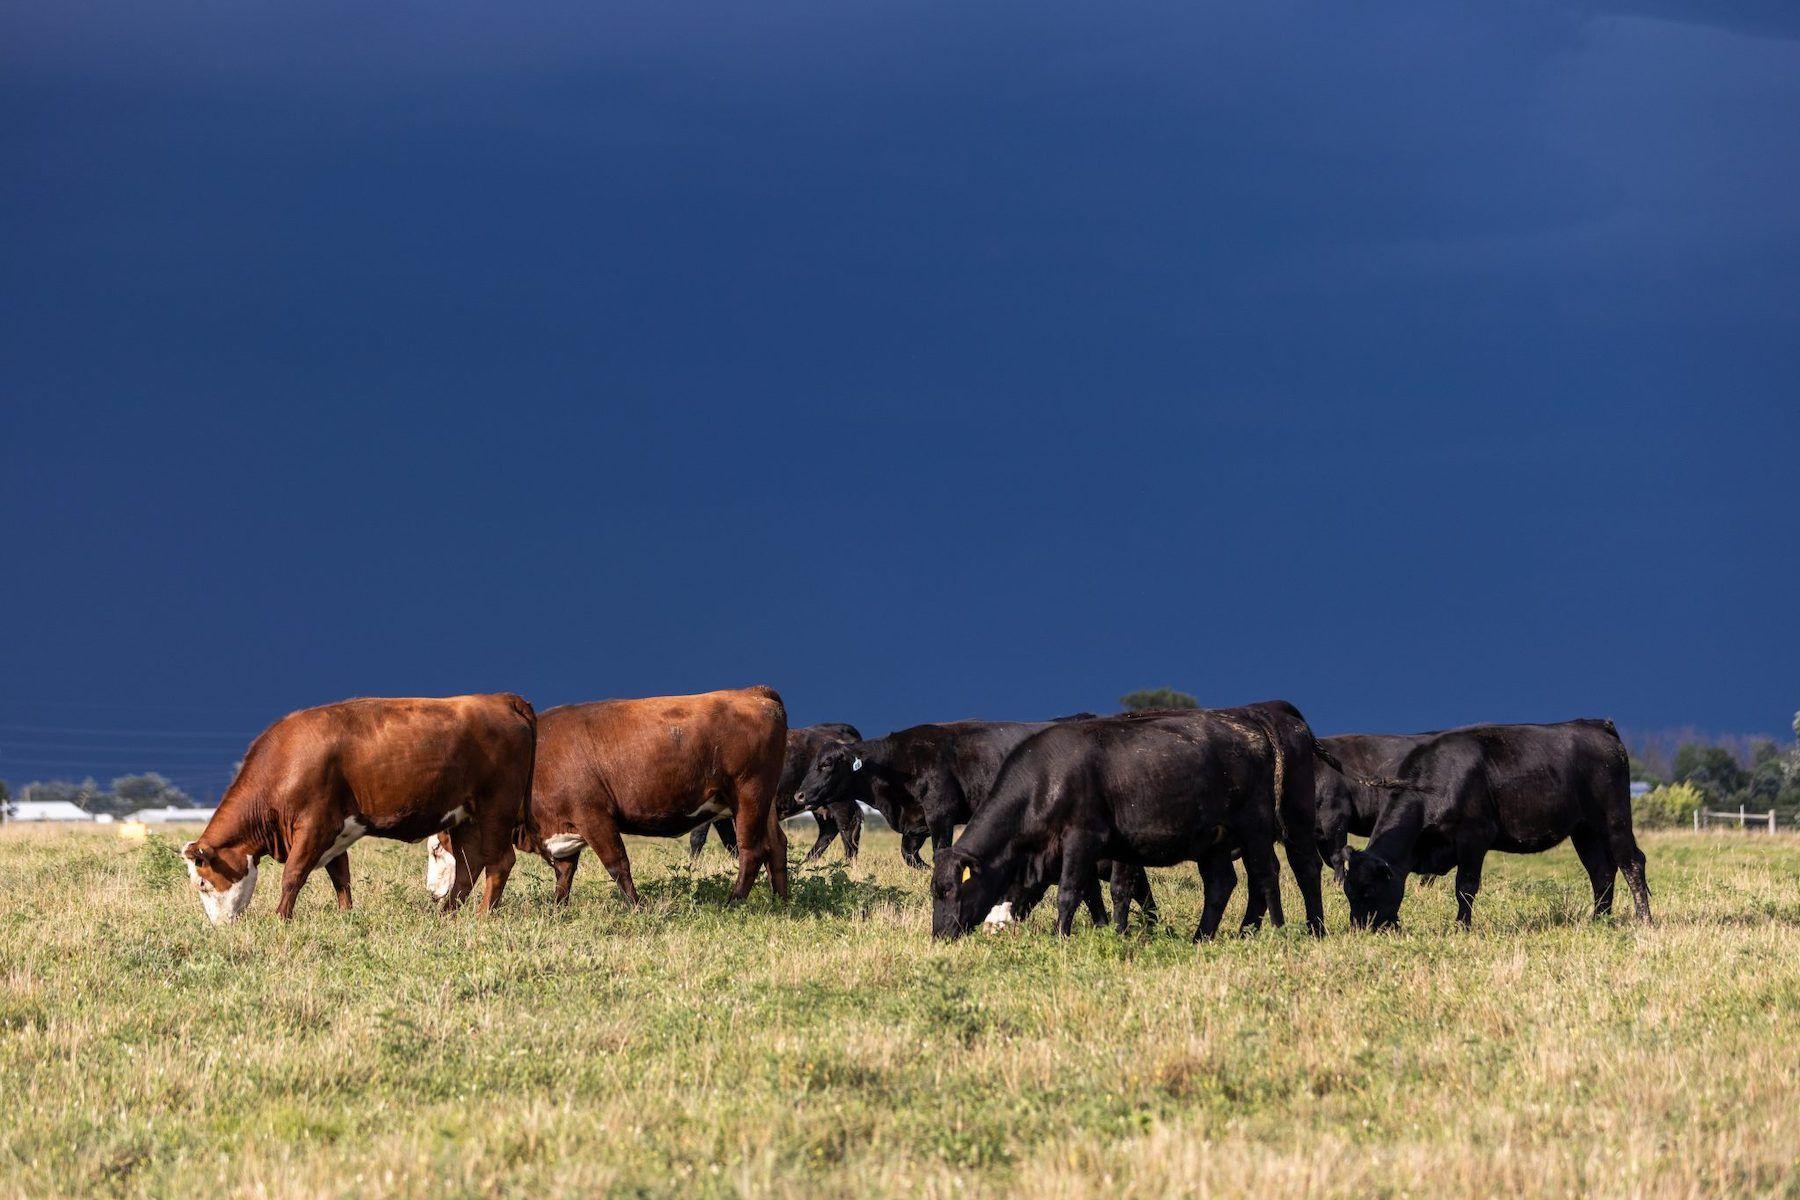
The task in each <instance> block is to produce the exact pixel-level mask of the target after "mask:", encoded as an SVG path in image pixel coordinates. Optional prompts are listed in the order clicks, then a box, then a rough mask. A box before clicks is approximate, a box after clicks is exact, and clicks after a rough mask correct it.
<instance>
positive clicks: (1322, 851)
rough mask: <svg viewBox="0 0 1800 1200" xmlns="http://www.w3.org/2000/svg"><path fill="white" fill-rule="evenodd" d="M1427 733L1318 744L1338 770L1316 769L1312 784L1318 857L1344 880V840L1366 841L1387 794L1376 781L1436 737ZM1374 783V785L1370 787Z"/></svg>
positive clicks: (1357, 736)
mask: <svg viewBox="0 0 1800 1200" xmlns="http://www.w3.org/2000/svg"><path fill="white" fill-rule="evenodd" d="M1441 732H1443V731H1442V730H1433V731H1432V732H1430V733H1343V734H1338V735H1336V736H1334V737H1325V738H1320V739H1319V745H1320V746H1322V747H1323V748H1324V749H1325V751H1326V752H1327V753H1329V754H1330V755H1331V756H1332V757H1333V758H1334V759H1336V760H1337V762H1338V764H1340V768H1339V769H1334V768H1333V767H1330V766H1325V767H1321V768H1320V769H1319V772H1318V778H1317V780H1316V784H1315V792H1316V795H1317V805H1318V812H1319V856H1320V857H1321V858H1323V859H1324V860H1325V865H1326V866H1328V867H1331V868H1333V869H1334V870H1335V871H1336V872H1337V878H1338V882H1340V883H1342V882H1343V879H1344V865H1345V859H1344V849H1345V839H1346V838H1348V837H1349V835H1351V834H1355V835H1356V836H1357V837H1360V838H1366V837H1368V836H1369V834H1371V833H1373V832H1374V831H1375V818H1376V816H1377V815H1378V814H1379V813H1380V812H1381V802H1382V800H1383V799H1385V798H1386V796H1387V792H1386V791H1385V790H1383V789H1382V788H1381V787H1380V786H1379V782H1380V781H1385V780H1391V779H1392V778H1393V777H1394V774H1395V772H1396V771H1398V770H1399V769H1400V764H1401V762H1402V761H1404V760H1405V758H1406V756H1407V755H1408V754H1411V753H1412V752H1413V751H1414V750H1415V749H1417V748H1418V747H1420V746H1422V745H1424V744H1425V743H1426V742H1429V741H1430V740H1431V739H1432V738H1434V737H1437V736H1438V734H1439V733H1441ZM1372 781H1374V782H1372Z"/></svg>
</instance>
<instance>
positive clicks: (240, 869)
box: [181, 842, 256, 925]
mask: <svg viewBox="0 0 1800 1200" xmlns="http://www.w3.org/2000/svg"><path fill="white" fill-rule="evenodd" d="M181 857H182V858H183V859H185V860H186V862H187V870H188V878H189V879H192V880H193V881H194V889H195V890H196V891H198V892H199V893H200V907H201V908H202V909H204V910H205V911H206V919H207V920H209V921H211V922H212V923H213V924H214V925H223V924H225V923H227V922H229V921H235V920H237V919H238V917H239V916H241V915H242V914H243V911H244V910H245V909H246V908H249V907H250V897H252V896H254V895H255V894H256V856H255V855H254V854H249V853H247V852H245V851H243V850H239V849H236V848H226V849H223V850H215V849H213V848H212V847H210V846H206V845H203V844H202V843H200V842H189V843H188V844H187V845H185V846H183V847H182V848H181Z"/></svg>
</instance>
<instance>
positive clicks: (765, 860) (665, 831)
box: [426, 686, 788, 907]
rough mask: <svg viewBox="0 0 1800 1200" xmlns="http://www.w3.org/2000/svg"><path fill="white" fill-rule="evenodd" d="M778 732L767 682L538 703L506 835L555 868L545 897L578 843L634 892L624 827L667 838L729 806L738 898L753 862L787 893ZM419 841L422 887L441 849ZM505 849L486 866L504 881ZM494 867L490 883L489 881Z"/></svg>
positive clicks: (782, 719) (436, 872)
mask: <svg viewBox="0 0 1800 1200" xmlns="http://www.w3.org/2000/svg"><path fill="white" fill-rule="evenodd" d="M786 741H787V710H786V709H785V708H784V707H783V706H782V703H781V697H780V696H779V695H777V694H776V692H775V690H774V689H773V688H767V687H760V686H759V687H749V688H743V689H740V690H736V691H723V692H705V693H702V694H700V695H697V696H657V697H653V698H650V699H646V700H601V701H597V702H595V703H592V704H569V705H564V706H563V707H561V708H552V709H547V710H545V711H544V712H543V713H542V714H541V715H540V716H539V717H538V743H537V770H536V771H535V773H534V774H533V776H532V784H531V803H530V805H529V806H528V808H527V810H526V814H525V821H524V825H523V828H521V829H520V830H519V831H518V836H517V838H516V841H515V844H516V845H517V847H518V848H519V849H523V850H527V851H530V852H533V853H536V854H539V855H541V856H542V857H543V858H544V860H545V861H546V862H548V863H549V864H550V868H551V870H552V871H554V872H555V873H556V895H555V902H556V903H558V904H561V903H563V902H564V901H566V900H567V899H568V897H569V888H570V886H571V885H572V884H573V882H574V879H575V865H576V861H577V859H578V858H579V856H580V854H581V849H582V847H583V846H587V847H590V848H591V849H592V850H593V851H594V852H595V853H596V854H598V855H599V856H600V861H601V863H603V864H604V865H605V867H606V869H607V871H608V872H610V873H611V874H612V877H613V880H614V882H616V883H617V884H618V885H619V891H620V892H621V893H622V894H623V895H624V897H625V902H626V903H627V904H630V905H632V906H634V907H635V906H636V905H637V903H638V894H637V886H636V885H635V884H634V883H633V882H632V879H631V863H630V861H629V860H628V859H627V858H626V857H625V843H624V840H623V835H624V834H628V833H631V834H644V835H648V836H651V837H679V836H681V835H682V834H686V833H689V832H691V831H692V830H694V829H696V828H704V827H705V826H707V825H709V824H711V823H712V822H713V821H715V820H717V819H718V818H719V817H721V816H725V815H727V814H729V815H730V816H731V818H732V820H733V822H734V824H735V830H736V834H737V851H738V877H737V882H736V883H735V884H734V885H733V886H732V889H731V899H732V900H734V901H735V900H742V899H743V898H744V897H745V896H746V895H747V894H748V893H749V891H750V885H751V884H752V883H754V882H755V880H756V875H757V872H758V871H759V870H761V869H762V867H763V866H764V865H765V864H766V865H767V866H768V868H769V885H770V887H772V888H773V889H774V891H775V894H776V895H777V896H779V897H780V898H781V899H783V900H785V899H787V895H788V875H787V836H786V835H785V834H784V833H783V832H782V829H781V821H780V819H779V818H778V817H777V815H776V811H775V787H776V784H777V782H778V781H779V779H780V777H781V760H782V755H783V753H784V751H785V746H786ZM452 849H454V847H446V846H444V845H442V844H441V843H439V842H433V843H432V844H431V846H430V847H429V851H430V854H431V861H430V862H429V863H428V864H427V867H426V882H427V885H428V886H431V887H433V889H434V890H435V889H436V887H438V886H441V880H442V878H443V876H444V872H445V870H446V867H445V866H444V864H443V857H444V855H445V853H446V851H447V850H452ZM512 865H513V856H512V854H510V853H508V854H506V855H505V856H504V857H503V858H502V859H501V860H500V861H499V862H497V863H496V864H495V865H494V866H493V867H492V868H490V870H489V877H490V883H489V885H488V886H489V888H490V889H491V890H493V891H494V892H495V893H496V894H497V893H498V891H499V890H500V889H503V888H504V887H505V885H506V876H507V874H508V873H509V872H510V871H511V870H512ZM495 875H498V876H499V884H498V886H497V887H496V885H495V884H494V883H493V882H492V878H493V877H494V876H495Z"/></svg>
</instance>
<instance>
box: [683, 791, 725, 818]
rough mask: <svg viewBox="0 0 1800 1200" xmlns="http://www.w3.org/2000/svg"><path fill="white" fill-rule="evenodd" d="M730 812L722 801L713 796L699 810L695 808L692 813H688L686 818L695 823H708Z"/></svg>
mask: <svg viewBox="0 0 1800 1200" xmlns="http://www.w3.org/2000/svg"><path fill="white" fill-rule="evenodd" d="M730 811H731V810H730V809H729V808H727V807H726V806H725V802H724V801H723V800H721V799H719V798H718V797H717V796H714V797H712V798H711V799H710V800H708V801H706V803H704V804H702V805H701V806H700V807H699V808H696V809H695V810H694V811H693V812H691V813H689V814H688V817H689V819H690V820H695V821H710V820H712V819H713V818H714V817H722V816H724V815H725V814H726V813H728V812H730Z"/></svg>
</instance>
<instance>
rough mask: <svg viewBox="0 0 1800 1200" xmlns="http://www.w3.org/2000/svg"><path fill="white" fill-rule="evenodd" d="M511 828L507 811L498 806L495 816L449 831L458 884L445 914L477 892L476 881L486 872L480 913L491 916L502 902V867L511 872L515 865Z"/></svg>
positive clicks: (503, 888)
mask: <svg viewBox="0 0 1800 1200" xmlns="http://www.w3.org/2000/svg"><path fill="white" fill-rule="evenodd" d="M512 826H513V823H512V821H511V820H510V819H509V818H508V817H507V816H506V814H505V812H504V810H502V809H500V808H499V807H498V806H496V807H495V808H494V809H493V811H492V812H488V813H483V814H481V815H480V816H479V817H476V818H474V819H471V820H468V821H464V822H463V823H462V824H460V825H457V826H455V827H453V828H452V829H451V830H450V852H451V853H452V854H454V855H456V882H455V883H454V884H453V885H451V888H450V895H449V896H446V897H445V903H444V911H445V912H449V911H450V910H451V909H453V908H455V907H457V905H459V904H461V903H462V901H463V900H464V899H466V898H467V897H468V895H469V893H470V892H471V891H473V890H474V888H475V877H476V876H477V875H480V874H481V873H482V872H483V871H486V872H487V881H486V883H485V884H484V885H483V887H482V892H481V903H480V906H479V911H481V912H484V913H485V912H488V911H489V910H491V909H492V908H493V907H494V905H496V904H498V903H499V902H500V895H501V893H502V892H504V891H505V890H506V876H505V874H504V873H503V872H501V870H500V864H501V863H502V862H504V863H505V864H506V868H507V869H508V870H510V869H511V867H512V861H513V844H512V832H513V831H512ZM465 874H466V875H467V876H468V880H467V882H466V883H465V882H464V879H463V876H464V875H465ZM452 901H454V903H452Z"/></svg>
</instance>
